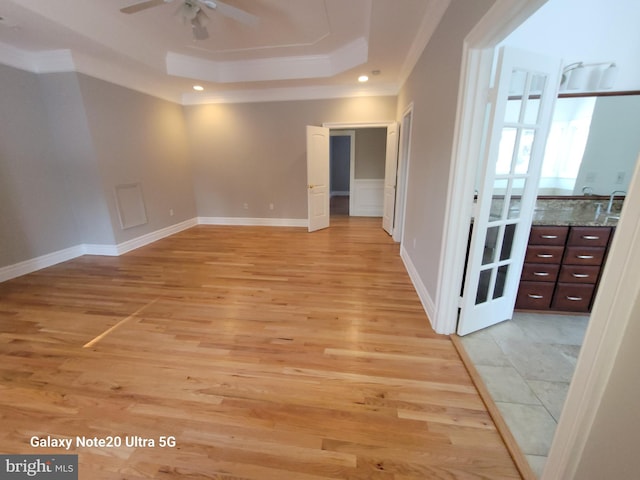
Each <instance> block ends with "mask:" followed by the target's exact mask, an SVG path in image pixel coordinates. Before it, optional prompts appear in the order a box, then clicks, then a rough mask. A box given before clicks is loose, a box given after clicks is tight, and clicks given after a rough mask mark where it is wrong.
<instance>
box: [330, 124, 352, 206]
mask: <svg viewBox="0 0 640 480" xmlns="http://www.w3.org/2000/svg"><path fill="white" fill-rule="evenodd" d="M355 144H356V131H355V130H331V131H330V139H329V179H330V180H329V186H330V188H329V190H330V196H331V198H330V207H329V210H330V215H331V216H349V215H351V178H352V175H353V173H352V172H353V169H354V164H355Z"/></svg>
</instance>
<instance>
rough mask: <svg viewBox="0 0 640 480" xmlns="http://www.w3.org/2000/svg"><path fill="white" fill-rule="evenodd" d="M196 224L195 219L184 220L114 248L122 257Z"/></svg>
mask: <svg viewBox="0 0 640 480" xmlns="http://www.w3.org/2000/svg"><path fill="white" fill-rule="evenodd" d="M197 224H198V222H197V221H196V219H195V218H191V219H189V220H185V221H184V222H180V223H176V224H175V225H170V226H168V227H165V228H162V229H160V230H156V231H155V232H151V233H147V234H146V235H142V236H140V237H136V238H133V239H131V240H127V241H126V242H123V243H119V244H118V245H117V246H116V248H117V251H118V255H122V254H124V253H127V252H130V251H131V250H135V249H136V248H140V247H144V246H145V245H149V244H150V243H153V242H157V241H158V240H161V239H163V238H165V237H169V236H171V235H174V234H176V233H178V232H181V231H183V230H186V229H187V228H191V227H195V226H196V225H197Z"/></svg>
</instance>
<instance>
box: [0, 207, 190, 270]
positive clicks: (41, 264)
mask: <svg viewBox="0 0 640 480" xmlns="http://www.w3.org/2000/svg"><path fill="white" fill-rule="evenodd" d="M196 225H197V220H196V219H195V218H192V219H189V220H185V221H184V222H181V223H177V224H175V225H171V226H169V227H166V228H162V229H160V230H156V231H155V232H151V233H148V234H146V235H142V236H141V237H138V238H134V239H132V240H128V241H126V242H123V243H120V244H118V245H98V244H80V245H76V246H74V247H70V248H65V249H64V250H58V251H57V252H52V253H48V254H46V255H42V256H40V257H36V258H31V259H29V260H25V261H24V262H20V263H16V264H14V265H8V266H6V267H0V282H5V281H7V280H11V279H12V278H16V277H20V276H22V275H27V274H28V273H32V272H35V271H37V270H40V269H43V268H47V267H51V266H53V265H56V264H58V263H62V262H66V261H67V260H72V259H74V258H76V257H81V256H82V255H105V256H110V257H117V256H119V255H122V254H124V253H127V252H130V251H131V250H134V249H136V248H140V247H142V246H144V245H148V244H150V243H153V242H155V241H158V240H160V239H161V238H164V237H168V236H169V235H173V234H174V233H178V232H181V231H182V230H186V229H187V228H191V227H194V226H196Z"/></svg>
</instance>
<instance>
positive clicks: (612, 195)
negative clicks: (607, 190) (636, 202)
mask: <svg viewBox="0 0 640 480" xmlns="http://www.w3.org/2000/svg"><path fill="white" fill-rule="evenodd" d="M616 193H624V194H625V195H626V194H627V192H625V191H624V190H614V191H613V192H611V196H609V205H608V206H607V214H609V213H611V207H613V199H614V197H615V196H616Z"/></svg>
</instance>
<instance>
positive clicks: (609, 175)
mask: <svg viewBox="0 0 640 480" xmlns="http://www.w3.org/2000/svg"><path fill="white" fill-rule="evenodd" d="M638 153H640V95H624V96H614V97H598V99H597V100H596V105H595V108H594V109H593V117H592V119H591V128H590V129H589V138H588V139H587V145H586V146H585V150H584V156H583V157H582V163H581V164H580V171H579V172H578V177H577V179H576V187H575V191H574V194H577V195H581V194H582V187H583V186H585V185H588V186H590V187H591V188H593V193H595V194H598V195H609V194H610V193H611V192H612V191H614V190H626V189H627V187H628V185H629V181H630V180H631V174H632V173H633V169H634V167H635V164H636V159H637V158H638ZM589 172H593V173H594V174H595V175H596V179H595V181H594V182H587V175H588V174H589ZM619 172H624V180H623V182H622V183H620V184H618V183H616V180H617V176H618V173H619Z"/></svg>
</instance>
